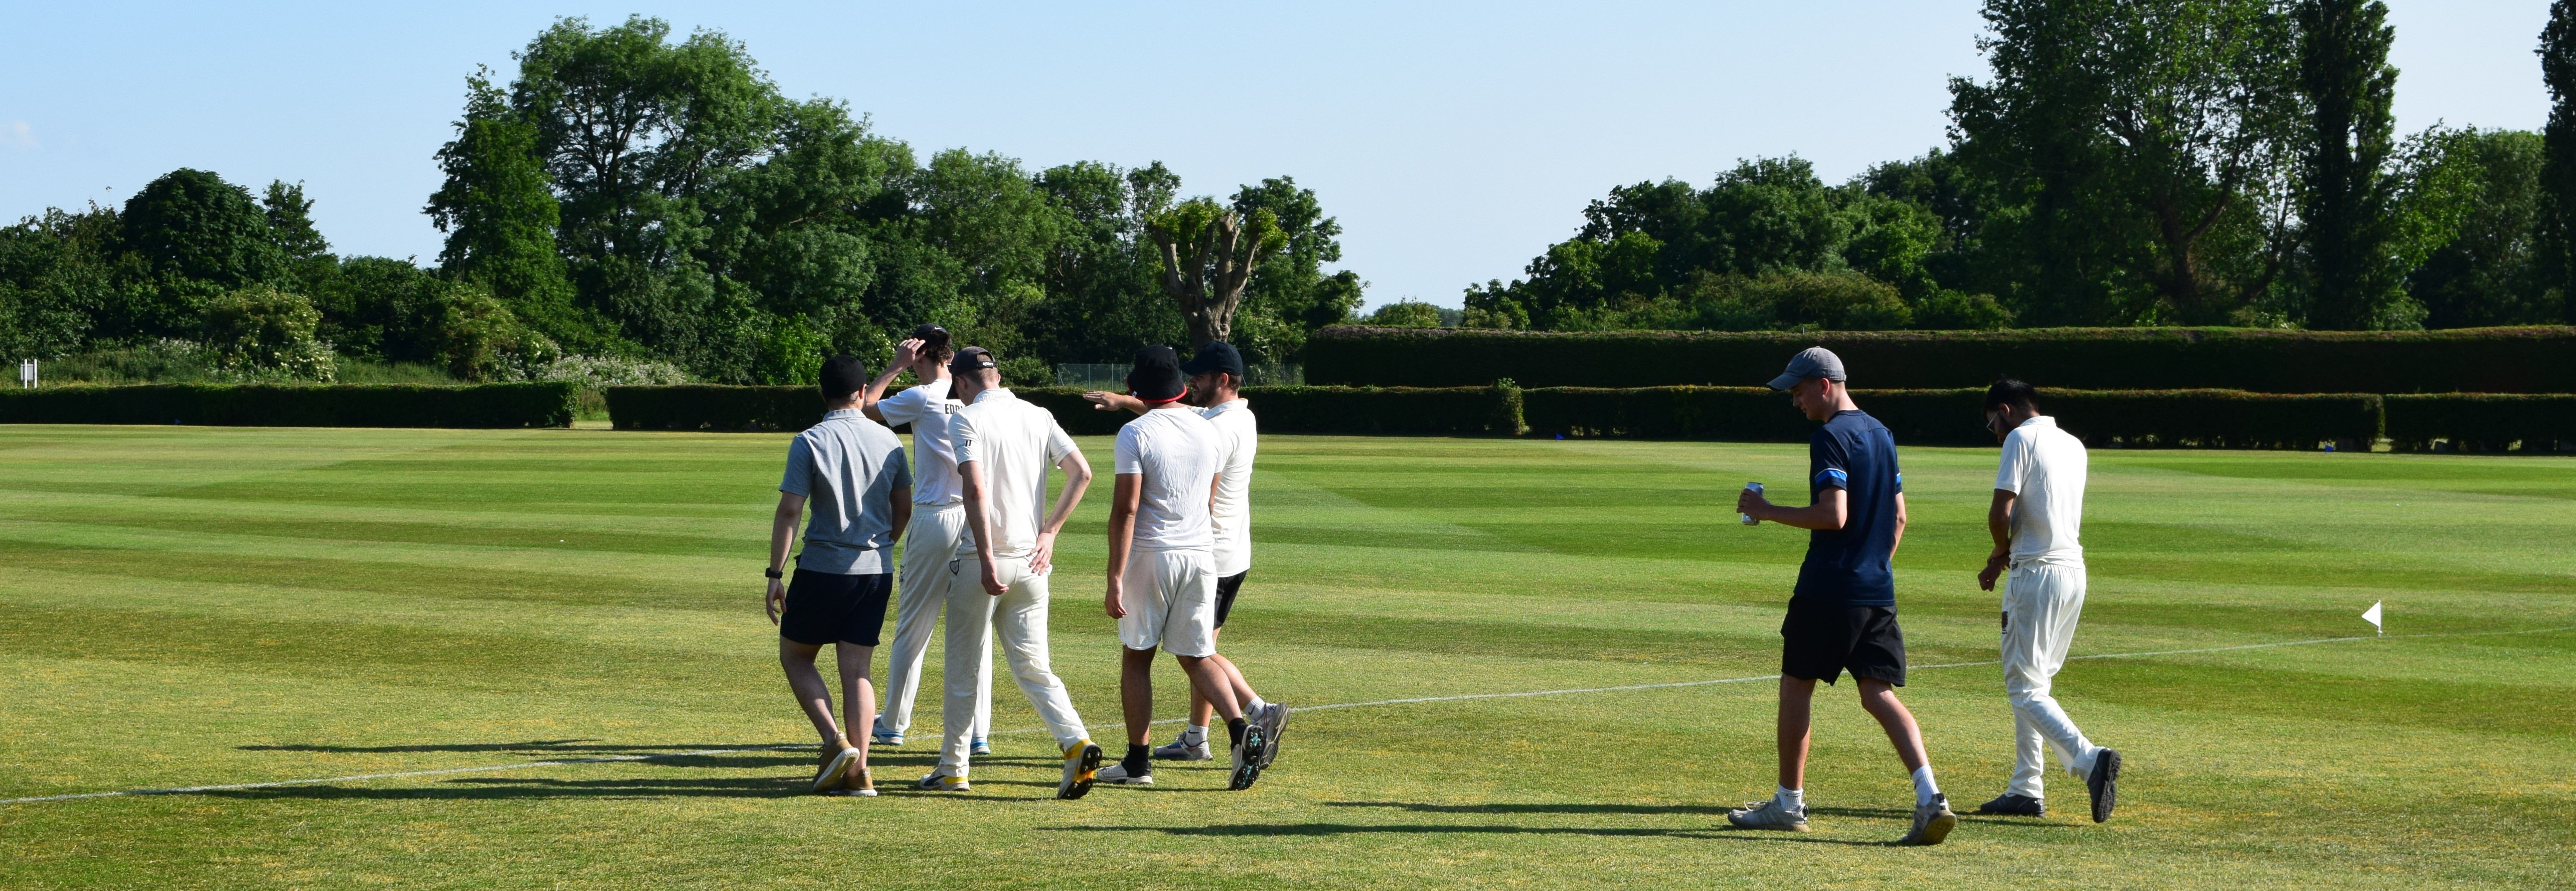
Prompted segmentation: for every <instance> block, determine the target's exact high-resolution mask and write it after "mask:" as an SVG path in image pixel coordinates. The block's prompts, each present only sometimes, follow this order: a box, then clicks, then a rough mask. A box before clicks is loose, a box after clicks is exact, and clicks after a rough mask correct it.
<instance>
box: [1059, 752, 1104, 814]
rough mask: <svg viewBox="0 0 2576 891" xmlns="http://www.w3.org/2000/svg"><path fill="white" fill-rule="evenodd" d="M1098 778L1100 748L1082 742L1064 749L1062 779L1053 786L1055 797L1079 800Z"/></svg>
mask: <svg viewBox="0 0 2576 891" xmlns="http://www.w3.org/2000/svg"><path fill="white" fill-rule="evenodd" d="M1099 778H1100V747H1099V746H1097V745H1094V744H1093V743H1092V742H1091V741H1090V740H1087V739H1086V740H1083V741H1081V742H1078V743H1074V744H1073V745H1070V746H1066V747H1064V779H1063V780H1061V781H1058V782H1057V783H1056V784H1055V797H1057V798H1062V799H1065V800H1068V801H1070V800H1072V799H1076V798H1081V797H1082V796H1083V795H1085V794H1087V793H1089V792H1090V791H1091V784H1092V781H1094V780H1097V779H1099Z"/></svg>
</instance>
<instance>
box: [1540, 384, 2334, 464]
mask: <svg viewBox="0 0 2576 891" xmlns="http://www.w3.org/2000/svg"><path fill="white" fill-rule="evenodd" d="M1522 398H1523V400H1524V401H1525V404H1526V406H1527V414H1526V418H1527V420H1528V423H1529V430H1530V432H1531V433H1533V434H1538V435H1561V436H1630V437H1638V438H1645V439H1712V440H1728V441H1736V442H1805V441H1806V440H1807V437H1808V436H1809V434H1811V433H1813V432H1814V431H1815V423H1814V422H1812V421H1809V420H1807V418H1806V416H1805V415H1803V414H1800V413H1799V412H1798V411H1797V409H1795V408H1793V407H1792V406H1790V404H1789V399H1788V397H1787V396H1786V395H1784V394H1782V393H1780V392H1778V391H1776V390H1772V389H1770V388H1767V387H1641V388H1636V389H1624V390H1614V389H1595V388H1588V387H1548V388H1541V389H1533V390H1528V391H1526V392H1525V393H1524V394H1523V397H1522ZM1852 401H1853V402H1855V403H1858V404H1859V405H1860V407H1861V410H1862V411H1866V412H1869V414H1870V416H1871V417H1874V418H1877V419H1878V421H1879V423H1882V424H1886V425H1887V428H1888V430H1889V432H1891V433H1894V434H1895V436H1896V441H1897V442H1900V443H1906V444H1910V445H1992V444H1994V441H1995V437H1994V434H1992V433H1989V432H1987V430H1986V429H1985V412H1984V410H1983V407H1984V404H1985V390H1984V389H1982V388H1978V389H1957V390H1854V391H1852ZM2039 401H2040V408H2041V410H2042V411H2045V412H2047V413H2049V414H2051V415H2054V416H2056V417H2057V418H2058V423H2059V424H2060V425H2061V426H2063V427H2065V428H2066V430H2067V431H2068V432H2070V433H2074V434H2076V435H2077V436H2081V437H2084V438H2085V439H2086V440H2088V441H2090V442H2092V443H2093V444H2095V445H2105V446H2107V445H2114V444H2117V445H2121V446H2127V447H2157V446H2168V447H2169V446H2198V447H2208V448H2299V449H2309V448H2316V447H2317V444H2318V443H2321V442H2328V441H2339V442H2343V443H2345V446H2344V447H2346V448H2349V447H2353V446H2356V445H2363V444H2367V443H2369V442H2371V441H2372V440H2374V439H2376V438H2377V437H2378V436H2379V425H2380V413H2381V399H2380V397H2378V396H2375V395H2369V394H2277V393H2247V392H2242V391H2237V390H2114V391H2099V390H2090V391H2088V390H2071V391H2070V390H2041V391H2040V393H2039Z"/></svg>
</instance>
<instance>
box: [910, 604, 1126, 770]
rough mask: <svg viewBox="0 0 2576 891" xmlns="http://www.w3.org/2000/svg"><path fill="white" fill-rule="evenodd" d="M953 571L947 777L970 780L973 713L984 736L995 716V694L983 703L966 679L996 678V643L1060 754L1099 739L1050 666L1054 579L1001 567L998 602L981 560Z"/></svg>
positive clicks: (943, 713) (945, 712)
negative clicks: (1049, 592)
mask: <svg viewBox="0 0 2576 891" xmlns="http://www.w3.org/2000/svg"><path fill="white" fill-rule="evenodd" d="M950 566H951V569H950V570H949V572H948V573H947V578H948V591H947V597H948V642H947V650H948V664H947V675H948V677H947V688H948V691H947V692H948V695H947V696H946V698H945V699H944V700H943V702H942V706H943V707H942V708H941V709H940V717H941V720H942V723H943V724H944V725H945V727H944V728H943V729H944V730H945V732H946V738H945V739H943V740H941V741H940V747H939V772H940V773H943V774H946V775H948V776H952V777H962V776H965V775H966V771H967V761H966V757H967V746H968V745H969V742H968V740H967V734H966V716H967V713H968V712H969V710H973V711H974V713H975V714H976V716H977V726H978V727H979V728H980V727H981V726H982V721H983V720H984V716H985V715H987V714H990V710H991V699H992V697H991V695H990V694H986V695H984V696H983V697H981V698H979V697H978V696H977V695H976V688H975V687H974V686H973V685H972V683H971V682H969V681H967V680H966V679H967V678H969V677H973V676H975V675H976V672H977V669H978V668H981V669H982V670H983V672H984V676H985V677H990V676H991V671H992V666H993V649H992V647H993V638H995V637H996V636H998V637H1000V638H1001V641H1002V658H1003V660H1004V661H1006V662H1009V663H1010V666H1011V679H1012V680H1013V681H1017V682H1018V683H1019V685H1020V692H1022V693H1026V694H1028V696H1029V707H1031V708H1033V709H1036V710H1037V713H1038V720H1039V721H1041V722H1043V723H1045V724H1046V726H1047V732H1048V733H1052V734H1054V735H1055V744H1056V750H1057V751H1063V750H1064V749H1065V748H1066V747H1068V746H1071V745H1073V744H1075V743H1078V742H1081V741H1083V740H1086V739H1090V738H1091V731H1089V730H1086V729H1084V728H1083V726H1082V716H1081V715H1079V714H1076V713H1075V712H1074V710H1073V696H1072V695H1071V694H1068V693H1066V692H1065V689H1064V681H1062V680H1058V679H1057V678H1056V676H1055V669H1054V667H1052V666H1051V665H1050V664H1049V663H1048V659H1047V577H1046V576H1045V575H1043V574H1036V573H1031V572H1029V561H1028V560H1027V558H1023V557H1004V558H1000V559H997V560H994V561H993V571H994V572H995V573H996V574H998V575H999V576H1000V578H1001V580H1002V584H1003V586H1004V588H1003V591H1002V595H1001V596H999V597H995V596H993V595H991V594H988V593H985V591H984V566H983V562H982V561H980V560H978V559H976V556H975V555H973V554H968V555H965V556H964V557H963V558H960V559H958V560H957V561H956V562H954V563H952V564H950ZM987 628H990V629H991V631H990V632H988V631H986V630H985V629H987ZM986 683H987V684H990V681H987V682H986ZM985 689H988V690H989V689H990V687H989V686H987V687H986V688H985ZM975 732H976V733H978V734H980V733H982V732H983V731H982V730H981V729H978V730H976V731H975Z"/></svg>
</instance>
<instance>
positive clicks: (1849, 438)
mask: <svg viewBox="0 0 2576 891" xmlns="http://www.w3.org/2000/svg"><path fill="white" fill-rule="evenodd" d="M1844 385H1845V380H1844V375H1843V363H1842V359H1840V358H1839V357H1836V356H1835V355H1834V354H1833V352H1832V351H1830V350H1827V349H1825V348H1824V347H1810V348H1808V349H1807V350H1806V351H1804V352H1801V353H1799V354H1798V355H1797V356H1795V357H1793V358H1791V359H1790V360H1789V368H1788V370H1787V371H1786V372H1783V373H1782V374H1781V375H1780V376H1779V377H1778V378H1775V379H1773V380H1772V381H1771V387H1772V388H1773V389H1777V390H1787V391H1789V399H1790V401H1791V402H1793V403H1795V404H1796V405H1797V407H1798V410H1799V411H1802V412H1805V413H1806V415H1807V419H1808V420H1812V421H1821V422H1823V423H1824V426H1822V427H1819V428H1817V430H1816V435H1815V436H1814V437H1813V438H1811V439H1809V440H1808V442H1807V493H1808V495H1809V503H1808V505H1807V506H1806V507H1784V506H1781V505H1776V504H1772V503H1771V502H1770V501H1769V500H1767V499H1764V498H1763V497H1762V496H1761V495H1760V494H1757V493H1755V492H1754V491H1752V489H1751V487H1747V488H1746V489H1745V491H1744V493H1743V494H1741V495H1739V496H1737V498H1736V507H1735V509H1736V510H1737V511H1738V512H1740V513H1742V514H1744V515H1745V516H1746V517H1748V518H1750V519H1751V520H1753V521H1755V522H1759V521H1762V520H1770V521H1772V522H1775V523H1780V524H1782V525H1787V526H1795V527H1798V528H1800V529H1807V530H1812V531H1810V532H1809V533H1808V538H1807V560H1806V562H1805V563H1803V564H1800V565H1799V567H1798V587H1797V590H1796V593H1794V594H1792V595H1791V596H1790V597H1789V616H1788V618H1787V619H1786V620H1785V621H1783V622H1781V623H1780V638H1781V652H1780V788H1779V789H1778V790H1777V791H1776V792H1775V793H1774V794H1773V795H1772V797H1771V800H1769V801H1760V802H1755V803H1753V804H1751V805H1747V806H1746V807H1744V808H1741V809H1738V810H1735V811H1731V812H1729V813H1728V814H1727V815H1726V818H1727V820H1728V821H1729V822H1731V823H1734V824H1735V825H1737V826H1741V827H1744V828H1747V829H1786V830H1791V831H1795V832H1805V831H1806V830H1807V800H1806V799H1807V796H1806V788H1805V786H1806V773H1807V730H1808V726H1809V724H1810V723H1811V717H1812V708H1811V706H1812V702H1813V699H1814V698H1815V694H1816V682H1817V681H1819V680H1822V681H1824V682H1825V683H1828V684H1831V683H1833V682H1834V681H1836V680H1837V679H1839V678H1841V677H1842V673H1843V672H1844V671H1845V670H1846V669H1848V670H1849V671H1850V672H1851V674H1852V683H1853V685H1854V686H1856V687H1859V688H1860V704H1861V708H1864V709H1867V710H1868V711H1869V714H1870V717H1873V718H1877V719H1878V724H1879V726H1880V727H1882V728H1884V729H1886V731H1887V738H1888V741H1889V742H1892V743H1895V744H1896V757H1897V759H1898V760H1900V761H1903V762H1905V767H1906V769H1907V770H1911V771H1913V772H1914V828H1913V830H1912V831H1909V832H1907V833H1906V834H1905V837H1904V838H1903V839H1901V840H1900V843H1903V844H1915V845H1937V844H1940V843H1941V840H1942V839H1943V838H1945V837H1947V836H1949V834H1950V830H1951V829H1953V828H1956V827H1957V826H1958V824H1959V818H1958V817H1956V816H1954V815H1952V814H1951V813H1950V804H1949V800H1948V798H1946V797H1945V796H1943V795H1942V794H1941V789H1940V787H1939V786H1938V785H1936V784H1934V783H1933V781H1932V762H1931V759H1930V758H1929V757H1928V756H1926V755H1925V754H1924V751H1923V731H1922V730H1921V728H1918V727H1916V726H1915V724H1914V715H1913V713H1911V712H1908V711H1906V710H1905V703H1903V702H1899V701H1897V698H1896V688H1898V687H1902V686H1905V633H1904V632H1903V631H1902V630H1900V629H1898V628H1897V626H1896V577H1895V574H1894V573H1893V572H1892V571H1891V570H1890V569H1889V568H1888V561H1889V560H1890V559H1892V558H1894V557H1895V556H1896V546H1897V543H1898V542H1900V541H1902V540H1903V539H1904V537H1905V477H1904V475H1903V474H1902V473H1900V472H1898V469H1897V465H1896V438H1895V437H1893V436H1891V435H1889V434H1888V432H1887V426H1886V425H1884V424H1880V423H1879V422H1878V420H1877V419H1876V418H1872V417H1870V416H1869V415H1868V414H1867V413H1865V412H1862V411H1861V410H1860V407H1859V406H1857V405H1853V404H1852V400H1851V391H1850V390H1848V389H1846V388H1845V386H1844Z"/></svg>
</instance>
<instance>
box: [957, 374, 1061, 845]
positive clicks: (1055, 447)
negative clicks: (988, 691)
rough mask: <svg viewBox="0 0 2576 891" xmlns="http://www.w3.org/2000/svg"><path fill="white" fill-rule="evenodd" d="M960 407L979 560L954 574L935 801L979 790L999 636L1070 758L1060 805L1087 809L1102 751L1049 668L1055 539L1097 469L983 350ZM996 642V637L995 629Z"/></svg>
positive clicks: (963, 472) (1023, 686)
mask: <svg viewBox="0 0 2576 891" xmlns="http://www.w3.org/2000/svg"><path fill="white" fill-rule="evenodd" d="M950 370H951V371H953V372H955V373H956V384H955V388H956V394H957V398H958V399H959V400H961V401H963V402H965V403H966V407H965V408H964V409H961V410H959V411H958V412H957V414H956V416H955V418H954V419H952V422H951V426H950V430H951V431H952V435H953V437H954V444H955V446H956V454H957V470H958V476H959V480H960V481H961V483H962V484H963V485H964V493H965V496H964V500H965V511H966V529H967V531H968V532H969V534H970V537H969V538H968V540H967V543H966V547H967V548H968V549H969V553H968V554H967V555H965V556H962V557H960V558H959V559H957V560H955V561H953V563H954V566H955V568H953V569H951V570H950V571H948V572H946V573H944V574H943V575H942V577H943V578H945V579H948V580H949V587H948V589H947V590H946V591H945V592H943V595H944V596H945V597H946V599H947V601H948V644H947V655H948V664H947V684H946V686H947V696H946V699H945V702H944V704H943V707H942V708H941V709H940V715H941V718H942V723H943V724H944V727H943V730H944V738H943V739H942V744H941V746H940V749H939V767H938V769H936V770H934V771H932V772H931V774H930V775H929V776H926V777H923V778H921V787H922V788H924V789H931V790H935V791H962V790H964V789H966V788H967V782H966V778H967V764H968V755H969V754H970V752H969V751H968V746H967V723H966V722H967V720H968V716H969V715H970V714H976V715H977V716H978V717H980V713H981V712H982V711H983V709H982V708H980V707H979V702H978V699H979V697H978V696H977V695H976V693H977V691H976V689H975V687H976V685H975V684H974V683H973V681H972V680H971V678H973V677H974V674H975V666H976V663H981V664H985V665H990V664H991V663H992V661H993V660H992V655H991V651H990V650H989V649H988V647H989V643H988V642H989V641H990V640H991V639H992V632H999V633H1000V636H1001V639H1002V656H1003V658H1004V659H1006V660H1008V661H1009V662H1010V665H1011V678H1012V679H1013V680H1015V681H1017V682H1019V685H1020V692H1022V693H1026V694H1028V697H1029V706H1030V707H1031V708H1034V709H1036V710H1037V713H1038V719H1039V720H1041V721H1044V722H1046V725H1047V730H1048V731H1049V732H1051V733H1053V734H1055V742H1056V746H1057V750H1058V751H1059V752H1061V753H1062V755H1063V758H1064V777H1063V779H1062V780H1061V781H1059V782H1058V783H1057V784H1056V788H1055V794H1056V797H1057V798H1081V797H1082V796H1083V793H1086V792H1089V791H1091V783H1092V779H1093V776H1094V775H1095V774H1096V773H1097V772H1098V771H1099V769H1100V747H1099V746H1096V745H1093V744H1092V742H1091V734H1090V731H1088V730H1085V729H1084V728H1083V726H1082V716H1081V715H1078V714H1075V713H1074V710H1073V697H1072V696H1070V695H1068V694H1067V693H1066V692H1065V689H1064V682H1063V681H1061V680H1058V679H1057V678H1056V675H1055V669H1053V668H1052V667H1050V666H1049V665H1048V659H1047V574H1048V572H1049V571H1050V570H1052V569H1054V568H1055V567H1054V558H1055V537H1056V533H1058V532H1060V531H1063V529H1064V521H1065V519H1066V518H1068V517H1071V516H1073V508H1074V506H1075V505H1078V504H1081V503H1082V493H1083V492H1084V490H1086V489H1089V488H1090V487H1091V464H1090V463H1089V462H1086V461H1084V460H1083V457H1082V450H1081V449H1078V448H1075V447H1074V444H1073V437H1071V436H1067V435H1065V432H1064V428H1063V427H1061V426H1058V425H1057V424H1056V422H1055V416H1054V415H1051V414H1048V413H1047V410H1046V409H1043V408H1039V407H1037V406H1035V405H1031V404H1029V403H1028V402H1025V401H1022V400H1021V399H1020V398H1019V397H1018V396H1015V395H1012V393H1011V391H1009V390H1006V389H1003V388H1002V381H1001V372H1000V371H999V370H998V369H997V368H996V367H995V363H994V362H993V356H992V354H991V353H988V352H986V351H985V350H984V349H983V348H982V347H967V348H965V349H963V350H959V351H958V352H957V356H956V358H955V359H954V360H952V364H951V369H950ZM1049 466H1053V467H1056V468H1059V469H1061V470H1063V471H1064V488H1063V489H1062V490H1061V491H1059V492H1057V493H1056V497H1055V508H1054V510H1053V511H1045V510H1042V507H1043V505H1044V504H1045V503H1046V476H1047V468H1048V467H1049ZM988 628H989V629H991V631H987V629H988Z"/></svg>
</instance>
